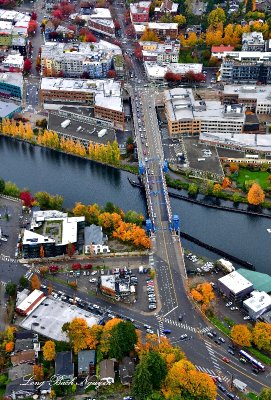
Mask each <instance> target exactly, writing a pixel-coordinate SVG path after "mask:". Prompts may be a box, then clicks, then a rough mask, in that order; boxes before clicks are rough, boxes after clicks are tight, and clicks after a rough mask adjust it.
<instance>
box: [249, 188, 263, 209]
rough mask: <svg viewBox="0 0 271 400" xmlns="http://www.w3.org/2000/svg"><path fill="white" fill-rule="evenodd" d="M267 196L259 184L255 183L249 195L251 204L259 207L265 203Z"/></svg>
mask: <svg viewBox="0 0 271 400" xmlns="http://www.w3.org/2000/svg"><path fill="white" fill-rule="evenodd" d="M264 199H265V194H264V191H263V190H262V188H261V186H260V185H259V184H258V183H253V185H252V186H251V188H250V189H249V191H248V194H247V201H248V202H249V204H252V205H254V206H258V205H260V204H262V203H263V202H264Z"/></svg>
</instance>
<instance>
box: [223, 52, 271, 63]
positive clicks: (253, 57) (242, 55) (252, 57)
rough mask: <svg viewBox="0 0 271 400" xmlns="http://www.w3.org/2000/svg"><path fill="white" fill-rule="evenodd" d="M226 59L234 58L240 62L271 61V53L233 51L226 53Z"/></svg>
mask: <svg viewBox="0 0 271 400" xmlns="http://www.w3.org/2000/svg"><path fill="white" fill-rule="evenodd" d="M224 57H227V58H233V59H235V60H239V61H246V60H247V61H259V60H268V61H269V60H270V59H271V52H261V51H232V52H227V51H226V52H224Z"/></svg>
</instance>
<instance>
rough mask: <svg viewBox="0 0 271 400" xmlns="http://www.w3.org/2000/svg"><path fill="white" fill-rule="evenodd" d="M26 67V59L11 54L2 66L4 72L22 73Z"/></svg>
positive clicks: (1, 69) (0, 68)
mask: <svg viewBox="0 0 271 400" xmlns="http://www.w3.org/2000/svg"><path fill="white" fill-rule="evenodd" d="M23 67H24V57H23V56H21V55H20V54H9V55H8V56H7V57H6V58H5V59H4V60H3V61H2V64H0V71H2V72H21V71H22V70H23Z"/></svg>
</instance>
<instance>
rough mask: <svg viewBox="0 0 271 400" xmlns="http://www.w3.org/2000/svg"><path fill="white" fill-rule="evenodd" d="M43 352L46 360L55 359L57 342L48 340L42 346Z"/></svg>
mask: <svg viewBox="0 0 271 400" xmlns="http://www.w3.org/2000/svg"><path fill="white" fill-rule="evenodd" d="M42 352H43V358H44V360H46V361H53V360H54V359H55V357H56V346H55V343H54V342H53V341H52V340H47V342H45V344H44V346H43V348H42Z"/></svg>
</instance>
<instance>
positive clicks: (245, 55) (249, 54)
mask: <svg viewBox="0 0 271 400" xmlns="http://www.w3.org/2000/svg"><path fill="white" fill-rule="evenodd" d="M220 77H221V80H222V81H227V82H231V83H239V82H244V83H245V82H248V83H256V82H258V81H259V82H261V83H265V84H266V83H269V82H271V52H257V51H240V52H238V51H237V52H236V51H234V52H227V53H224V55H223V62H222V64H221V68H220Z"/></svg>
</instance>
